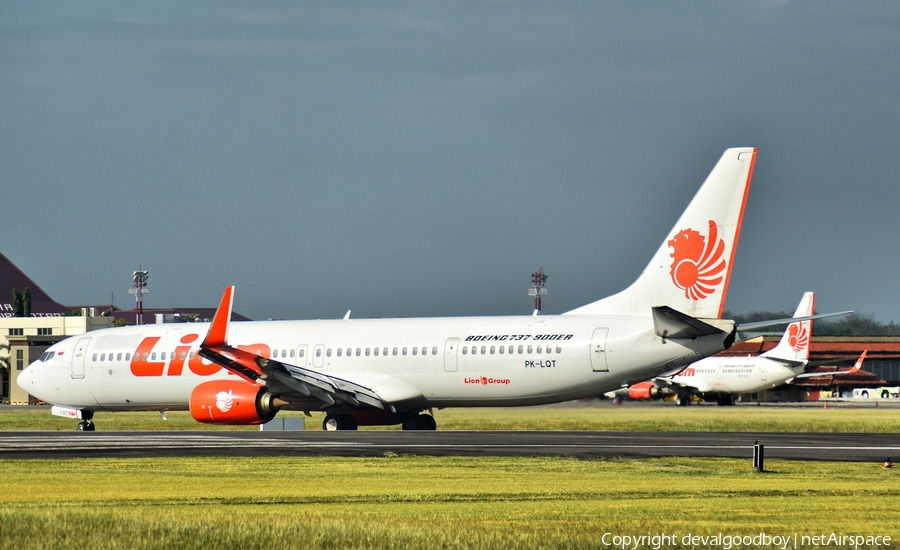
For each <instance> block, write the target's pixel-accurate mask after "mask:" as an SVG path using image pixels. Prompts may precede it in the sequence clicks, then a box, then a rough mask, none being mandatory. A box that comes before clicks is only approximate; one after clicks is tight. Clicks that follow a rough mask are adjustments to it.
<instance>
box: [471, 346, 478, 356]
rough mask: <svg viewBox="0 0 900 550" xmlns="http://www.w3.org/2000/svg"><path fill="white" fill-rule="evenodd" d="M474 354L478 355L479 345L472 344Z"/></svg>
mask: <svg viewBox="0 0 900 550" xmlns="http://www.w3.org/2000/svg"><path fill="white" fill-rule="evenodd" d="M472 355H478V346H472Z"/></svg>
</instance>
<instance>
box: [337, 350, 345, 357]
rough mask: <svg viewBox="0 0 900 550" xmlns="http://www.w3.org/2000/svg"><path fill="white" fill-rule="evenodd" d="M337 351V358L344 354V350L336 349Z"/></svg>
mask: <svg viewBox="0 0 900 550" xmlns="http://www.w3.org/2000/svg"><path fill="white" fill-rule="evenodd" d="M337 351H338V357H340V356H341V354H342V353H343V352H344V348H338V350H337Z"/></svg>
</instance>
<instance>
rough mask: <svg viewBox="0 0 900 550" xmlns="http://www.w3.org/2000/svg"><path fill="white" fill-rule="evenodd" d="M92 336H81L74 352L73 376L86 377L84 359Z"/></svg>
mask: <svg viewBox="0 0 900 550" xmlns="http://www.w3.org/2000/svg"><path fill="white" fill-rule="evenodd" d="M90 342H91V339H90V338H80V339H79V340H78V343H77V344H75V352H74V353H73V354H72V378H84V361H85V356H86V355H87V347H88V344H89V343H90Z"/></svg>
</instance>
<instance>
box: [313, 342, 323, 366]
mask: <svg viewBox="0 0 900 550" xmlns="http://www.w3.org/2000/svg"><path fill="white" fill-rule="evenodd" d="M324 365H325V344H316V347H314V348H313V367H322V366H324Z"/></svg>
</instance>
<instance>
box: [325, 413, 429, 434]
mask: <svg viewBox="0 0 900 550" xmlns="http://www.w3.org/2000/svg"><path fill="white" fill-rule="evenodd" d="M363 420H365V419H363ZM369 420H371V419H369ZM365 423H366V424H370V423H371V424H375V423H377V424H383V425H384V424H387V425H390V424H396V420H393V422H391V420H388V421H384V422H365ZM401 426H402V428H403V429H404V430H436V429H437V423H436V422H435V421H434V417H433V416H431V415H430V414H418V415H413V416H407V417H406V418H404V419H403V422H402V423H401ZM358 427H359V423H358V421H357V420H356V417H355V416H353V415H352V414H347V413H343V414H338V413H330V414H329V415H328V416H326V417H325V421H324V422H322V429H323V430H325V431H328V432H333V431H337V430H355V429H357V428H358Z"/></svg>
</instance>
